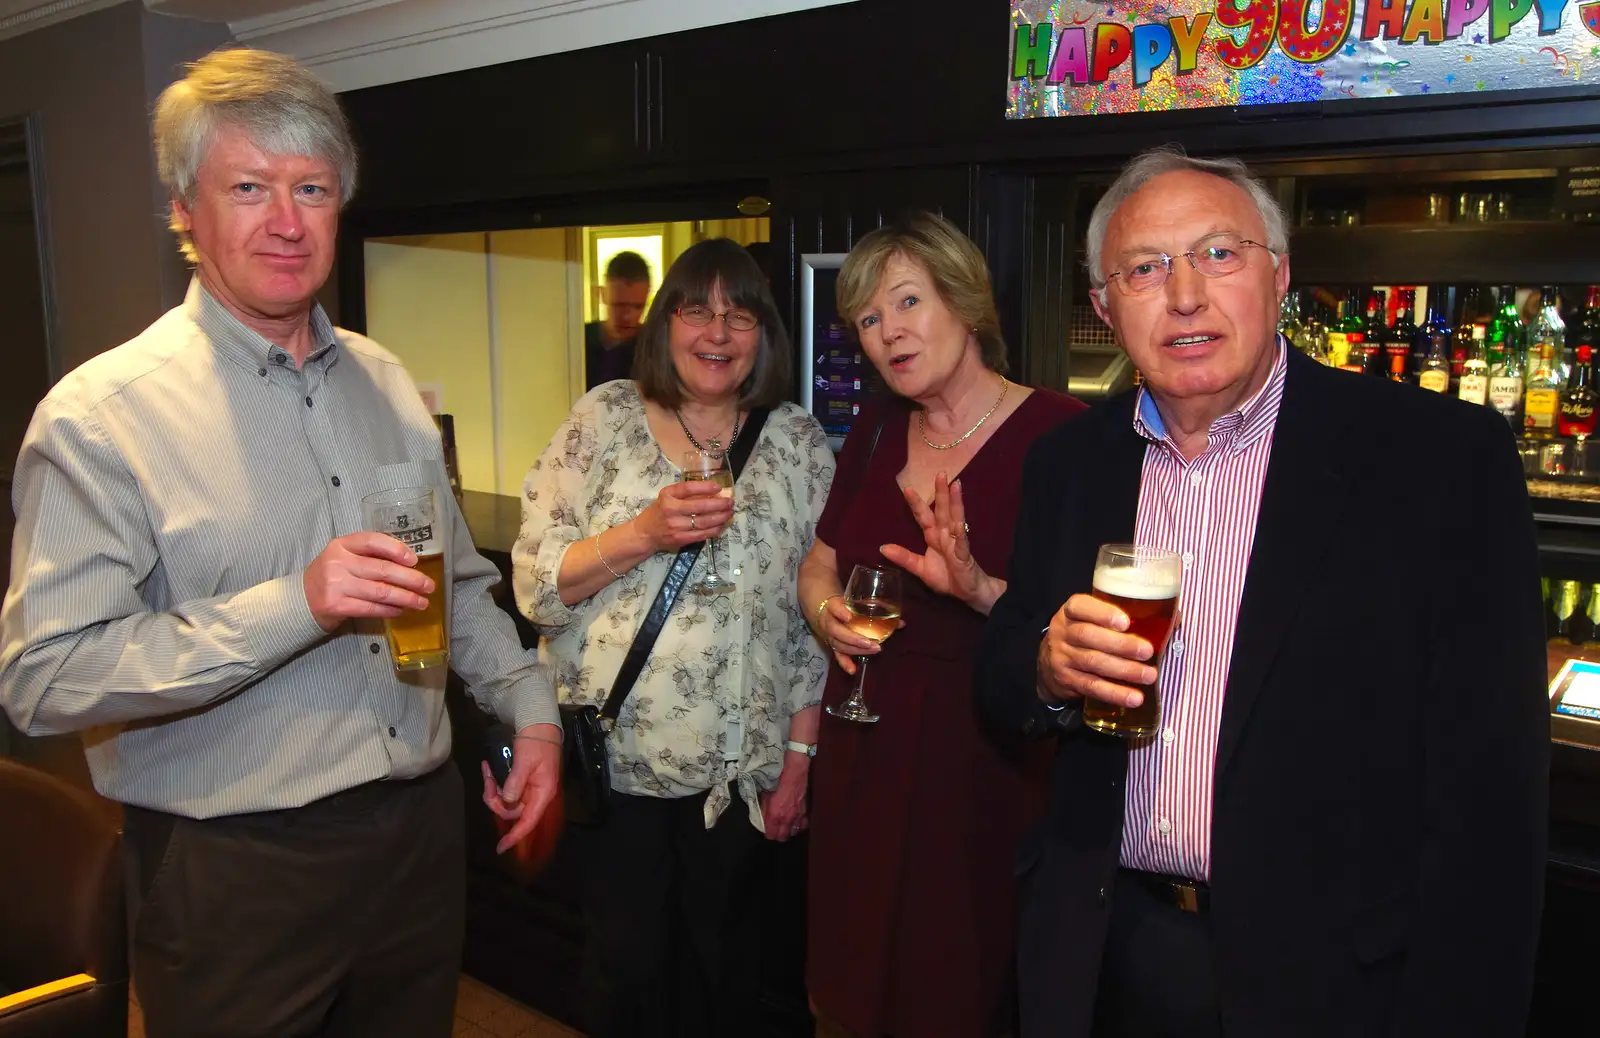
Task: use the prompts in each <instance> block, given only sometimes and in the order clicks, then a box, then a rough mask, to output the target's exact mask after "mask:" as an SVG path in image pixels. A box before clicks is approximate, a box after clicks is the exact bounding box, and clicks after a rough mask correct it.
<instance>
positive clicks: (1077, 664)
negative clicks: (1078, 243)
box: [977, 151, 1549, 1038]
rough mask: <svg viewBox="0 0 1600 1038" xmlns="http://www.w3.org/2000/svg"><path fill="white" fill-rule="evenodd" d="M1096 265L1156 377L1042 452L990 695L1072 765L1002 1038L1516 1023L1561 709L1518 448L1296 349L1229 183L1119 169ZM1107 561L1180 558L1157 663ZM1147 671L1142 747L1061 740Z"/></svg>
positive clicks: (1501, 430)
mask: <svg viewBox="0 0 1600 1038" xmlns="http://www.w3.org/2000/svg"><path fill="white" fill-rule="evenodd" d="M1088 258H1089V271H1090V278H1091V282H1092V283H1093V285H1094V291H1093V297H1094V303H1095V307H1096V310H1097V312H1098V313H1099V314H1100V316H1101V318H1102V319H1104V320H1105V321H1106V322H1107V323H1108V324H1109V325H1110V326H1111V328H1112V329H1113V331H1114V332H1115V334H1116V337H1117V341H1118V344H1119V345H1120V346H1121V347H1122V348H1123V349H1124V350H1126V351H1127V352H1128V354H1129V356H1130V357H1131V359H1132V360H1133V362H1134V363H1135V364H1136V365H1137V366H1138V368H1139V369H1140V370H1141V371H1142V372H1143V374H1144V384H1143V386H1142V387H1141V388H1140V389H1138V390H1136V391H1133V392H1130V393H1127V394H1124V395H1122V396H1120V397H1118V398H1116V399H1113V400H1111V401H1109V402H1108V403H1107V404H1105V405H1104V406H1102V407H1099V408H1097V409H1095V410H1094V411H1091V412H1090V413H1089V414H1087V415H1086V416H1085V417H1083V418H1080V419H1078V420H1075V421H1073V422H1070V423H1067V424H1066V425H1064V426H1062V427H1061V428H1059V429H1057V430H1056V431H1055V432H1053V433H1051V434H1050V435H1047V436H1045V437H1042V438H1041V439H1039V440H1038V441H1037V442H1036V443H1035V445H1034V447H1033V448H1032V450H1031V452H1030V454H1029V457H1028V460H1027V464H1026V467H1025V470H1024V478H1023V493H1022V505H1021V511H1020V513H1019V518H1018V523H1017V531H1016V547H1015V550H1014V551H1013V554H1012V558H1013V560H1014V565H1013V566H1012V569H1011V573H1010V575H1009V577H1010V584H1009V590H1008V591H1007V592H1006V594H1005V596H1004V597H1003V598H1001V599H1000V601H999V602H998V603H997V604H996V606H995V608H994V612H993V615H992V617H991V619H990V622H989V626H988V630H987V633H986V636H985V642H984V646H983V651H982V654H981V656H980V665H979V669H978V679H977V680H978V688H979V696H980V705H981V707H982V709H983V712H984V714H985V715H986V717H987V719H988V720H989V721H990V722H991V723H993V724H994V725H996V726H997V727H998V728H999V729H1002V730H1004V731H1006V732H1010V733H1023V734H1026V735H1031V736H1036V737H1049V738H1053V739H1056V740H1057V741H1058V743H1059V751H1058V753H1057V756H1056V763H1055V772H1054V777H1053V780H1052V781H1053V787H1052V790H1051V807H1050V809H1049V812H1048V814H1047V816H1046V818H1045V820H1044V822H1043V823H1042V825H1041V826H1040V827H1039V829H1038V830H1037V832H1035V833H1034V834H1032V836H1031V837H1030V838H1029V840H1028V841H1026V843H1025V846H1024V848H1023V851H1022V855H1021V859H1020V861H1019V866H1018V867H1019V872H1020V874H1021V877H1022V878H1021V884H1022V886H1021V902H1020V903H1021V923H1020V928H1019V937H1018V941H1019V947H1018V956H1019V960H1018V969H1019V979H1020V990H1021V1011H1022V1021H1023V1027H1022V1033H1023V1035H1024V1036H1025V1038H1044V1036H1052V1038H1054V1036H1063V1038H1076V1036H1087V1035H1095V1036H1097V1038H1098V1036H1102V1035H1105V1036H1126V1038H1145V1036H1149V1038H1157V1036H1160V1038H1189V1036H1202V1035H1203V1036H1214V1035H1227V1036H1228V1038H1291V1036H1292V1038H1314V1036H1322V1035H1328V1036H1334V1035H1338V1036H1346V1035H1348V1036H1352V1038H1354V1036H1361V1038H1370V1036H1378V1035H1404V1036H1412V1035H1416V1036H1429V1035H1440V1036H1446V1035H1448V1036H1450V1038H1460V1036H1467V1035H1483V1036H1490V1035H1492V1036H1496V1038H1500V1036H1508V1035H1520V1034H1522V1033H1523V1029H1524V1026H1525V1021H1526V1017H1527V1012H1528V1004H1529V997H1530V991H1531V988H1532V982H1533V963H1534V957H1535V949H1536V945H1537V940H1538V928H1539V913H1540V907H1541V899H1542V892H1543V888H1542V877H1543V870H1544V855H1545V838H1546V836H1545V825H1546V776H1547V767H1548V755H1549V714H1548V706H1547V703H1546V701H1545V698H1544V688H1545V684H1546V673H1545V669H1546V663H1545V650H1544V630H1543V623H1542V619H1541V616H1542V610H1541V605H1540V595H1539V589H1538V559H1537V549H1536V545H1535V541H1534V533H1533V525H1532V519H1531V516H1530V511H1529V507H1528V501H1527V493H1526V488H1525V486H1524V483H1523V479H1522V471H1521V467H1520V464H1519V461H1518V457H1517V453H1516V451H1515V449H1514V446H1513V437H1512V434H1511V432H1510V430H1509V429H1508V428H1507V427H1506V424H1505V422H1504V420H1503V419H1501V418H1500V417H1499V416H1498V415H1497V414H1496V413H1495V412H1494V411H1492V410H1490V409H1487V408H1483V407H1476V406H1473V405H1470V404H1466V403H1463V402H1461V401H1458V400H1455V399H1451V398H1447V397H1445V396H1443V395H1440V394H1435V393H1429V392H1426V391H1424V390H1421V389H1419V388H1414V387H1411V386H1404V385H1395V384H1393V383H1390V382H1389V381H1388V380H1379V379H1372V378H1365V377H1361V376H1358V375H1353V374H1350V373H1348V372H1342V371H1337V370H1334V369H1330V368H1325V367H1322V366H1320V365H1318V364H1316V363H1314V362H1312V361H1310V360H1308V359H1307V358H1305V357H1304V356H1302V355H1301V354H1299V353H1298V352H1296V351H1295V350H1293V349H1289V348H1288V347H1287V344H1286V343H1284V341H1283V340H1282V339H1281V338H1280V337H1279V336H1278V335H1277V334H1276V323H1277V315H1278V308H1279V305H1280V303H1281V301H1282V299H1283V296H1284V293H1285V292H1286V291H1287V290H1288V286H1289V261H1288V254H1287V240H1286V231H1285V226H1284V218H1283V215H1282V212H1281V211H1280V210H1279V209H1278V207H1277V205H1276V203H1275V201H1274V200H1273V198H1272V195H1271V194H1270V193H1269V192H1268V191H1266V190H1265V189H1264V188H1263V187H1262V185H1260V184H1259V183H1257V182H1255V181H1253V180H1251V178H1250V177H1249V176H1248V174H1247V173H1246V172H1245V170H1244V167H1243V166H1242V164H1240V163H1238V162H1236V161H1232V160H1214V161H1200V160H1194V159H1189V158H1187V157H1185V156H1183V155H1182V154H1181V153H1177V152H1171V151H1159V152H1152V153H1147V154H1145V155H1143V156H1140V157H1139V158H1137V159H1135V160H1134V161H1133V162H1132V163H1130V165H1129V166H1128V167H1127V168H1126V169H1125V170H1124V172H1123V174H1122V176H1121V177H1120V178H1119V179H1118V181H1117V182H1116V183H1115V184H1114V185H1113V186H1112V187H1111V189H1110V190H1109V191H1108V192H1107V194H1106V196H1105V199H1104V200H1103V201H1102V202H1101V203H1100V205H1099V206H1098V207H1097V209H1096V211H1095V213H1094V216H1093V218H1092V219H1091V222H1090V226H1089V241H1088ZM1108 542H1122V543H1128V542H1137V543H1142V544H1147V545H1149V546H1152V547H1158V548H1164V549H1168V550H1171V551H1175V552H1179V553H1181V555H1182V558H1183V587H1182V595H1181V600H1180V604H1179V610H1180V620H1179V624H1178V627H1177V629H1176V632H1175V633H1174V635H1173V636H1172V639H1171V641H1170V644H1169V646H1168V647H1167V649H1166V651H1165V653H1164V654H1158V653H1157V652H1156V649H1157V648H1158V647H1154V646H1151V645H1150V644H1149V643H1147V642H1145V641H1144V640H1143V639H1140V638H1137V637H1134V636H1133V635H1131V634H1128V633H1125V632H1126V630H1127V623H1128V621H1127V617H1126V615H1125V614H1123V613H1122V612H1121V611H1120V610H1118V609H1117V608H1115V607H1114V606H1112V605H1109V604H1108V603H1106V602H1102V601H1100V600H1098V599H1095V598H1093V597H1091V596H1090V595H1089V594H1088V592H1089V591H1090V590H1091V580H1092V576H1093V572H1094V568H1095V560H1096V551H1097V549H1098V547H1099V546H1100V545H1101V544H1102V543H1108ZM1157 664H1159V669H1158V668H1157V666H1156V665H1157ZM1150 682H1155V683H1156V684H1155V686H1154V687H1155V688H1156V689H1157V690H1158V692H1159V698H1160V711H1161V718H1160V727H1159V729H1158V731H1157V733H1156V734H1155V735H1154V736H1152V737H1150V738H1146V739H1141V740H1128V739H1123V738H1119V737H1116V736H1112V735H1105V734H1101V733H1100V732H1097V731H1091V730H1089V729H1087V728H1086V727H1085V726H1084V725H1083V723H1082V711H1081V707H1082V704H1083V702H1084V699H1085V697H1088V698H1092V699H1096V700H1101V701H1103V702H1104V703H1106V704H1111V705H1113V706H1135V705H1137V704H1138V702H1140V700H1141V696H1140V693H1139V692H1138V690H1137V688H1136V686H1139V685H1141V684H1145V683H1150Z"/></svg>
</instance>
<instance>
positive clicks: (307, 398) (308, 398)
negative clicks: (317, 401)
mask: <svg viewBox="0 0 1600 1038" xmlns="http://www.w3.org/2000/svg"><path fill="white" fill-rule="evenodd" d="M306 406H307V407H310V406H312V404H311V398H310V397H306Z"/></svg>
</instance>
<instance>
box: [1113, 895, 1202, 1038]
mask: <svg viewBox="0 0 1600 1038" xmlns="http://www.w3.org/2000/svg"><path fill="white" fill-rule="evenodd" d="M1111 897H1112V900H1111V926H1110V929H1109V930H1108V932H1107V934H1106V947H1105V952H1104V953H1103V955H1102V957H1101V961H1100V988H1099V991H1098V993H1097V994H1096V996H1095V1012H1094V1036H1095V1038H1220V1036H1221V1034H1222V1013H1221V1011H1220V1009H1219V1008H1218V1005H1217V970H1216V962H1215V956H1214V952H1213V942H1212V936H1211V917H1210V916H1209V915H1204V914H1196V913H1193V912H1185V911H1183V910H1182V909H1180V908H1177V907H1175V906H1173V905H1170V904H1167V903H1165V902H1162V901H1160V900H1158V899H1157V898H1156V897H1155V895H1153V894H1152V893H1151V892H1150V891H1149V890H1148V889H1146V888H1145V887H1144V886H1143V885H1142V884H1141V883H1139V882H1138V881H1137V880H1134V879H1130V878H1129V877H1128V876H1127V875H1126V874H1124V873H1120V872H1119V873H1118V875H1117V882H1116V886H1115V887H1114V889H1113V890H1112V895H1111Z"/></svg>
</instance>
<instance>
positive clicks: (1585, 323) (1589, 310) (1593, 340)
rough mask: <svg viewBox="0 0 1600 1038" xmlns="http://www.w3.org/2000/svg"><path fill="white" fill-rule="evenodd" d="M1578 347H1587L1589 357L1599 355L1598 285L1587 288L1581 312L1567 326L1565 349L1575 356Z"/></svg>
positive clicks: (1599, 299) (1599, 287)
mask: <svg viewBox="0 0 1600 1038" xmlns="http://www.w3.org/2000/svg"><path fill="white" fill-rule="evenodd" d="M1579 346H1588V347H1589V355H1590V356H1594V355H1595V354H1597V353H1600V285H1590V286H1589V289H1588V291H1587V292H1586V293H1585V295H1584V301H1583V310H1582V312H1580V313H1579V314H1578V316H1577V319H1576V320H1575V321H1573V322H1572V323H1571V324H1570V325H1568V326H1567V349H1568V350H1571V351H1573V353H1574V355H1576V353H1577V349H1578V347H1579Z"/></svg>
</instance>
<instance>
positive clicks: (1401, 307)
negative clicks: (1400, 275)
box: [1384, 288, 1427, 380]
mask: <svg viewBox="0 0 1600 1038" xmlns="http://www.w3.org/2000/svg"><path fill="white" fill-rule="evenodd" d="M1395 296H1396V303H1395V314H1394V324H1393V325H1392V326H1391V327H1390V328H1389V341H1388V342H1386V343H1385V344H1384V352H1385V353H1387V354H1388V356H1389V371H1390V377H1391V378H1392V377H1393V372H1394V357H1395V354H1397V353H1398V354H1399V355H1400V356H1401V357H1402V358H1403V359H1402V360H1401V362H1400V370H1401V374H1402V375H1403V376H1405V378H1406V379H1407V380H1409V379H1411V378H1415V377H1416V374H1417V372H1419V371H1421V370H1422V357H1425V356H1427V351H1426V350H1424V351H1423V354H1422V356H1413V355H1412V354H1413V352H1414V351H1415V350H1416V344H1415V341H1414V340H1415V339H1416V336H1417V330H1418V329H1417V321H1416V317H1415V314H1416V311H1417V290H1416V289H1414V288H1397V289H1395Z"/></svg>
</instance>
